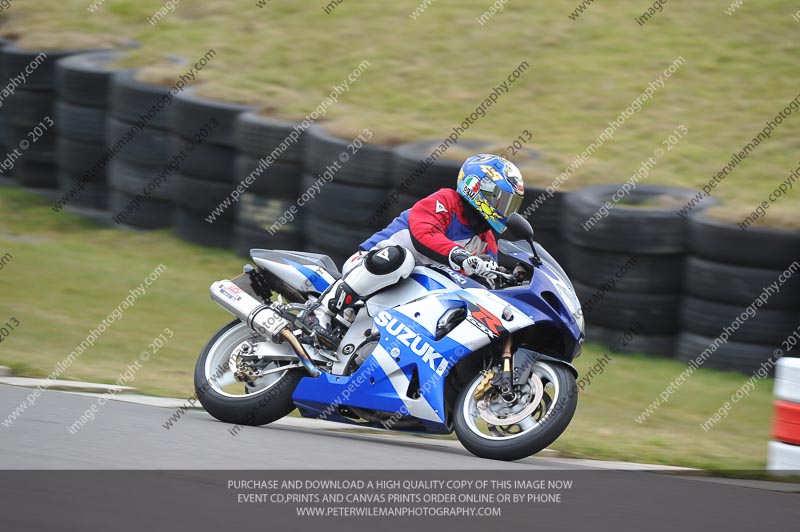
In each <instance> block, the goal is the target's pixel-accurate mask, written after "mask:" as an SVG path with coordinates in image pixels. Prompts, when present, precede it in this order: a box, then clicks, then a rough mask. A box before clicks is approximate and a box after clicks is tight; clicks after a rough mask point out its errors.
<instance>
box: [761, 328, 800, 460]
mask: <svg viewBox="0 0 800 532" xmlns="http://www.w3.org/2000/svg"><path fill="white" fill-rule="evenodd" d="M794 338H795V339H796V337H794ZM773 394H774V395H775V404H774V407H775V413H774V416H773V421H772V438H773V439H772V441H770V442H769V444H768V446H767V469H768V470H769V471H772V472H773V473H780V474H790V475H797V474H798V472H800V360H798V359H797V358H784V359H781V360H779V361H778V363H777V368H776V371H775V388H774V390H773Z"/></svg>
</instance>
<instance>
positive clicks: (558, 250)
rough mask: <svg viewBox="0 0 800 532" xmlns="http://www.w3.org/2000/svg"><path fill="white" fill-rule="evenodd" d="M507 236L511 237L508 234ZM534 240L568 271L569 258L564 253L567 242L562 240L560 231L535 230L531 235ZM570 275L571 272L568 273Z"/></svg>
mask: <svg viewBox="0 0 800 532" xmlns="http://www.w3.org/2000/svg"><path fill="white" fill-rule="evenodd" d="M508 238H512V239H513V237H511V236H510V235H509V237H508ZM533 239H534V241H536V242H537V243H538V244H539V245H541V246H542V247H543V248H544V249H545V250H546V251H547V252H548V253H549V254H550V255H552V256H553V258H554V259H556V261H557V262H558V264H559V265H560V266H561V267H562V268H564V271H565V272H568V273H569V272H570V270H569V258H568V256H567V253H566V248H567V244H568V243H567V242H566V241H565V240H564V237H562V236H561V233H559V232H558V231H551V230H544V231H541V230H540V231H536V232H535V234H534V235H533ZM570 275H571V274H570Z"/></svg>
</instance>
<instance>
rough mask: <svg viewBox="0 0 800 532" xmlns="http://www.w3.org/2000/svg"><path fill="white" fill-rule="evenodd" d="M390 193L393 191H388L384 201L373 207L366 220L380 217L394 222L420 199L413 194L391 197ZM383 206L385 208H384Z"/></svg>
mask: <svg viewBox="0 0 800 532" xmlns="http://www.w3.org/2000/svg"><path fill="white" fill-rule="evenodd" d="M392 193H393V191H392V190H390V191H389V192H388V193H387V197H386V199H385V200H383V201H382V202H381V203H380V204H379V205H376V206H375V207H376V208H375V209H374V210H373V211H372V212H370V215H369V217H368V220H370V221H372V220H374V219H378V218H379V217H381V216H384V217H386V218H387V219H388V220H394V219H395V218H397V217H398V216H400V215H401V214H403V213H404V212H405V211H407V210H408V209H410V208H411V207H413V206H414V205H416V203H417V202H418V201H419V200H421V199H422V198H421V197H419V196H414V195H413V194H398V195H397V196H393V195H392ZM384 205H385V206H386V208H384Z"/></svg>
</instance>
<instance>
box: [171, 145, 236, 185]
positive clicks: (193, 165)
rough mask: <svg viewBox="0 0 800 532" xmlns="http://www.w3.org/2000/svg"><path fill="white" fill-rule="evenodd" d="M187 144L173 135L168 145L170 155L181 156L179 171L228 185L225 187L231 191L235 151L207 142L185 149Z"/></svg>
mask: <svg viewBox="0 0 800 532" xmlns="http://www.w3.org/2000/svg"><path fill="white" fill-rule="evenodd" d="M187 142H188V141H187V140H186V139H184V138H182V137H177V136H174V135H173V136H172V139H171V141H170V144H169V145H168V146H170V150H169V151H170V153H171V154H174V155H175V156H178V154H180V155H182V156H183V160H182V161H181V162H180V171H181V172H182V173H184V174H188V175H193V176H196V177H199V178H201V179H206V180H208V181H217V182H223V183H230V184H229V185H227V186H228V189H229V192H230V190H231V189H233V185H232V183H233V180H234V177H233V176H234V161H235V159H236V150H234V149H233V148H230V147H228V146H220V145H219V144H213V143H211V142H208V141H206V142H203V143H202V144H197V145H193V146H192V148H191V149H187V148H185V146H186V145H187Z"/></svg>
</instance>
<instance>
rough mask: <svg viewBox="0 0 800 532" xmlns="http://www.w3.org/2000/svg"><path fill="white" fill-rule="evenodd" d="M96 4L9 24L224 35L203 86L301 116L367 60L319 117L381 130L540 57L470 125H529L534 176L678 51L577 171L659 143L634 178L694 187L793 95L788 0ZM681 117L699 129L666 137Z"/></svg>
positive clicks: (517, 129)
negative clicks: (659, 8)
mask: <svg viewBox="0 0 800 532" xmlns="http://www.w3.org/2000/svg"><path fill="white" fill-rule="evenodd" d="M87 4H89V2H88V0H37V1H36V2H25V3H22V2H18V3H15V4H14V5H13V7H12V8H11V9H10V10H8V13H7V15H8V17H9V22H8V23H7V24H5V25H4V30H5V33H6V34H8V35H17V36H22V37H24V39H25V42H26V43H28V44H29V45H31V46H34V45H36V44H37V43H41V44H40V45H41V46H45V45H47V46H54V45H55V44H56V43H57V42H59V41H60V42H62V44H63V46H64V47H72V46H75V35H76V34H80V35H95V34H98V35H100V36H103V35H108V34H111V35H124V36H126V37H130V38H133V39H136V40H137V41H138V42H139V43H140V45H141V46H140V48H139V49H138V50H136V51H134V52H133V55H134V57H133V58H132V62H133V63H135V64H138V65H147V64H150V63H152V61H153V58H154V57H160V56H161V55H162V54H164V53H173V54H177V55H181V56H183V57H185V58H187V59H188V60H190V61H192V62H193V61H196V60H197V58H199V57H201V56H202V54H204V53H205V52H206V51H207V50H208V49H209V48H210V47H213V48H214V49H215V50H216V51H217V53H218V55H217V56H216V57H215V58H214V60H213V61H212V62H211V64H209V66H208V68H206V69H205V70H203V71H202V73H201V74H200V75H199V76H198V78H199V80H198V81H199V83H200V86H199V90H200V91H201V92H202V93H204V94H206V95H208V96H211V97H218V98H223V99H229V100H236V101H242V102H248V103H254V104H257V105H260V106H261V107H262V108H263V109H265V110H269V112H270V113H273V114H277V115H280V116H283V117H288V118H294V119H296V118H301V117H305V116H306V115H307V114H309V113H310V112H311V111H312V110H313V109H314V108H315V107H316V106H317V105H318V104H319V103H320V102H322V101H323V99H324V98H325V96H326V95H327V94H329V93H330V91H331V87H332V86H334V85H337V84H340V83H342V82H343V80H344V79H345V78H346V76H347V75H348V74H349V73H350V72H351V71H352V70H353V69H354V68H355V67H356V66H357V65H359V64H360V63H361V62H362V61H364V60H366V61H368V62H369V68H368V69H367V70H366V71H364V72H363V74H362V75H361V76H359V77H358V78H357V79H356V80H354V81H353V82H352V83H351V86H350V88H349V90H347V91H346V92H344V93H343V94H342V95H341V97H340V98H339V101H338V103H336V104H334V105H333V106H331V107H330V110H329V113H328V115H327V117H326V118H327V119H332V120H340V121H345V122H347V123H348V124H349V128H350V129H356V130H361V128H364V127H367V128H370V129H371V130H373V131H375V132H376V134H378V135H380V136H381V137H387V138H397V139H423V138H425V139H427V138H432V139H443V138H444V137H446V136H447V135H448V134H449V133H450V132H451V131H452V128H453V127H454V126H457V125H459V124H461V123H462V121H463V120H464V118H465V116H468V115H469V114H470V113H472V112H474V111H475V109H476V107H477V106H478V105H479V104H480V103H481V101H483V100H484V99H485V98H487V97H488V96H489V94H490V93H491V92H492V88H493V87H495V86H498V85H500V84H501V83H502V82H503V81H504V80H506V79H507V77H508V75H509V73H510V72H511V71H512V70H513V69H514V68H515V67H516V66H517V65H519V64H520V62H521V61H527V62H528V63H529V64H530V65H531V68H530V69H528V70H527V71H526V72H525V73H524V74H523V75H522V76H521V77H520V78H519V79H518V80H517V81H516V82H515V83H514V84H513V85H511V86H510V88H509V91H508V92H507V93H506V94H503V95H501V96H500V97H499V100H498V101H497V103H496V104H495V105H493V106H492V107H491V108H489V109H488V110H487V111H486V116H485V118H480V119H479V120H478V121H476V122H475V123H474V125H473V126H471V127H470V129H469V130H468V131H467V132H466V133H465V135H464V138H477V139H485V140H488V141H490V142H497V143H498V144H499V145H501V146H507V145H509V144H511V143H512V142H513V141H514V140H515V139H517V138H518V136H519V135H520V134H521V133H522V131H523V130H526V129H527V130H530V131H531V132H532V134H533V141H532V143H530V144H529V145H528V146H527V147H532V148H535V149H537V150H539V151H541V152H542V153H544V154H546V155H547V156H548V158H549V159H550V160H551V161H552V163H553V164H552V171H551V172H548V173H546V174H543V175H538V176H536V178H535V179H531V182H533V181H536V183H534V184H544V185H547V184H550V183H551V182H552V181H553V179H554V178H555V177H556V176H557V175H558V174H560V173H561V172H562V171H563V170H564V169H565V168H566V167H567V165H569V163H570V162H571V161H572V160H573V158H574V156H575V154H579V153H581V152H582V151H584V150H585V149H586V148H587V146H588V145H589V144H591V143H592V142H593V141H594V140H595V139H596V138H597V137H598V135H600V134H601V133H602V132H603V130H604V129H605V128H607V127H608V123H609V122H610V121H613V120H615V119H616V118H617V117H618V116H619V114H620V113H621V112H622V111H623V110H624V109H626V108H627V107H628V106H630V105H631V103H632V102H633V100H634V99H636V98H637V97H638V96H639V95H640V94H641V93H642V91H644V90H645V89H646V88H647V87H648V86H649V85H650V84H651V83H656V80H657V79H658V77H659V75H660V74H662V73H663V71H664V69H665V68H666V67H667V66H668V65H670V64H671V63H672V62H673V61H675V60H676V59H677V58H678V57H683V58H685V63H684V64H683V65H682V66H681V67H680V68H679V70H678V71H677V72H676V73H675V74H674V75H673V76H672V77H671V78H670V79H668V80H666V81H665V82H664V85H663V86H662V87H660V88H658V90H657V91H656V92H655V94H654V95H653V96H652V98H651V99H649V100H647V101H646V102H645V103H644V105H643V107H642V110H641V111H640V112H638V113H635V114H634V115H633V116H631V117H630V118H629V119H627V121H626V122H625V124H624V125H623V126H621V127H620V128H619V129H618V130H617V131H616V132H615V133H614V136H613V138H612V139H610V140H608V141H607V142H605V143H604V145H603V146H602V147H601V148H600V149H598V150H597V151H596V152H595V153H594V154H593V155H592V157H591V158H590V159H589V160H588V161H586V162H585V163H584V164H582V165H581V166H580V168H578V170H576V171H575V173H574V175H573V176H572V177H571V178H570V179H569V182H568V184H567V185H566V186H568V187H569V188H576V187H578V186H583V185H586V184H590V183H621V182H624V181H625V180H627V179H628V178H629V177H630V176H631V175H632V174H633V173H634V172H636V171H637V169H638V168H639V167H640V165H641V164H642V162H643V161H646V160H647V159H648V158H649V157H651V156H652V155H653V153H654V150H656V149H658V148H662V149H665V150H667V148H670V149H669V150H668V152H667V153H666V154H665V156H664V157H663V158H662V159H660V160H659V162H658V164H657V165H656V166H655V167H654V168H652V170H651V171H650V175H649V176H647V177H646V178H644V179H642V181H641V182H642V183H645V182H646V183H650V184H666V185H674V186H686V187H691V188H695V189H700V188H702V186H703V185H706V184H707V183H708V181H709V180H710V179H711V178H712V176H714V175H716V174H717V173H718V172H720V171H721V170H722V169H723V168H724V167H725V165H726V164H728V163H729V161H730V160H731V156H732V154H733V153H738V152H739V151H740V150H742V148H743V146H744V145H745V144H747V143H748V142H749V141H750V139H752V138H753V137H754V136H755V135H756V134H757V133H758V132H759V131H760V130H761V129H762V128H763V127H764V124H765V122H766V121H767V120H771V119H772V118H773V117H774V116H775V114H776V113H778V112H779V111H781V110H782V109H784V107H785V106H786V105H787V104H788V102H789V101H790V100H791V99H793V98H795V97H796V96H797V95H798V90H797V87H798V84H797V61H796V58H797V57H798V55H800V40H798V39H797V32H798V29H800V26H798V24H800V23H798V22H797V21H796V20H795V19H794V18H793V17H792V13H794V12H795V11H796V10H797V6H796V3H795V2H793V1H791V0H771V1H769V2H749V3H748V4H747V5H746V6H744V8H743V9H742V10H740V11H739V12H737V13H736V14H735V15H734V16H727V15H725V14H724V12H723V8H724V7H727V4H721V3H719V2H693V3H691V4H690V5H689V4H681V3H675V4H670V5H669V6H666V7H665V8H664V10H663V12H662V13H659V14H658V16H657V17H654V18H653V19H652V20H650V21H648V23H647V25H646V26H640V25H639V24H637V23H636V22H635V19H636V17H639V16H641V14H642V12H643V10H645V8H646V7H647V2H643V1H642V0H618V1H616V2H605V3H600V2H598V3H595V4H593V5H592V8H591V10H589V11H587V12H585V13H583V14H582V15H581V16H580V17H579V18H577V19H576V20H573V19H571V18H570V17H569V15H570V14H571V13H572V10H573V9H575V6H576V5H577V4H578V2H577V0H576V1H575V2H570V3H566V4H565V3H563V2H535V3H532V2H509V3H507V4H505V5H504V9H503V10H502V11H501V12H499V13H497V14H496V15H494V16H493V17H491V18H490V19H488V20H486V19H484V20H483V21H482V22H479V19H480V18H481V17H482V15H483V14H484V12H486V11H487V10H488V9H489V8H490V2H488V1H487V0H464V1H461V2H443V3H435V4H432V5H430V6H429V8H428V9H426V10H425V11H424V12H423V13H421V14H419V16H417V17H412V16H411V14H412V12H413V11H414V10H415V8H417V7H418V5H419V0H397V1H395V2H392V3H391V5H387V4H386V3H384V2H368V1H366V0H348V1H347V2H346V3H344V4H342V5H340V6H338V7H337V8H336V9H335V10H334V11H333V12H331V13H330V14H328V13H326V12H325V11H324V9H323V8H324V4H317V3H314V2H311V3H306V2H303V3H298V2H278V1H271V2H261V5H262V6H263V7H257V5H256V4H257V2H256V1H255V0H217V1H215V2H206V3H198V2H191V3H190V2H181V3H179V4H177V5H176V6H175V9H174V10H172V11H170V12H166V11H164V12H162V14H163V16H159V17H157V24H156V25H153V24H152V23H151V22H149V21H148V19H151V20H152V17H153V16H154V15H155V14H156V13H157V12H158V11H159V10H162V9H164V6H165V2H164V1H163V0H116V1H114V2H106V3H102V5H100V6H99V7H97V9H95V10H94V11H91V12H89V10H88V8H87ZM54 13H57V14H58V16H53V14H54ZM680 125H684V126H685V127H686V128H687V129H688V131H689V133H688V135H687V136H686V137H685V138H683V139H681V140H680V141H679V142H678V143H677V144H675V145H674V146H671V145H664V142H665V140H667V139H668V138H669V136H670V135H671V134H672V133H673V131H674V130H675V129H676V128H677V127H678V126H680ZM799 138H800V116H798V113H795V114H794V115H792V116H790V117H789V118H788V119H786V120H784V121H783V123H782V124H781V125H780V126H779V127H778V128H777V129H776V130H775V131H774V132H773V133H772V137H771V139H769V140H768V141H766V142H764V143H762V144H761V145H759V146H758V147H757V148H756V149H755V151H753V152H752V154H751V155H750V156H749V157H748V158H747V159H746V160H745V161H743V162H742V164H741V165H739V166H738V167H737V168H736V169H734V170H733V171H732V172H730V176H729V177H727V178H726V179H725V181H724V182H723V183H721V184H720V185H718V186H717V187H716V188H715V189H714V190H713V194H714V197H716V198H717V199H720V200H723V201H724V202H725V204H726V208H730V210H731V212H730V213H728V217H730V218H733V219H734V220H735V221H739V220H740V219H742V218H743V217H744V216H746V215H747V214H749V213H750V212H751V211H753V210H754V209H756V207H757V206H758V205H760V204H761V202H762V201H766V200H767V198H768V195H769V194H770V192H772V191H773V190H774V189H775V188H776V187H778V186H779V185H780V184H781V182H783V181H784V180H785V179H787V177H788V176H789V174H790V172H791V171H792V170H793V169H794V168H796V167H797V157H796V154H797V148H798V142H797V139H799ZM799 201H800V199H798V196H797V194H796V193H794V194H792V195H787V196H786V197H783V198H781V199H780V200H779V201H777V202H776V203H775V204H774V205H773V206H772V207H771V209H770V211H769V213H768V215H767V216H765V217H764V220H762V221H760V222H759V223H762V224H766V225H776V226H787V224H791V222H792V221H793V220H796V218H797V217H796V216H794V213H795V212H796V211H797V208H798V204H799V203H798V202H799Z"/></svg>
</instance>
